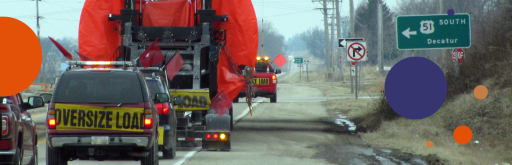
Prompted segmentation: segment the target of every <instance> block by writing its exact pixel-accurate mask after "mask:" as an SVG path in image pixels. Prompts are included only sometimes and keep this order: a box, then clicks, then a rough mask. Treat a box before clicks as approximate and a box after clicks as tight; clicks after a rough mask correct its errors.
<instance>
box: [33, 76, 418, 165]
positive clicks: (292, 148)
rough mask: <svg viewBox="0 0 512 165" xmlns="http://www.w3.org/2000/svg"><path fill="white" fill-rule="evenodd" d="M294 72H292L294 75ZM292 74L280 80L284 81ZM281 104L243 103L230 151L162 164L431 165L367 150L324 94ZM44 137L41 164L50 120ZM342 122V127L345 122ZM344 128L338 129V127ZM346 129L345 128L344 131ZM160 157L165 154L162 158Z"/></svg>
mask: <svg viewBox="0 0 512 165" xmlns="http://www.w3.org/2000/svg"><path fill="white" fill-rule="evenodd" d="M294 70H295V69H291V71H294ZM287 75H288V73H283V74H281V75H279V76H278V78H279V77H281V78H282V77H284V76H287ZM278 93H279V95H278V97H277V103H270V101H269V99H268V98H256V99H255V100H254V103H253V112H252V115H250V113H249V110H248V106H247V104H246V103H244V102H240V103H234V104H233V107H234V112H233V113H234V119H235V125H234V130H233V131H232V135H231V147H232V149H231V151H228V152H224V151H201V150H200V148H199V147H195V148H194V147H183V148H178V151H177V156H176V158H175V159H172V160H160V163H161V164H170V165H172V164H174V165H181V164H186V165H189V164H190V165H196V164H205V163H208V164H308V165H309V164H347V165H348V164H350V165H351V164H386V165H387V164H404V165H408V164H410V165H423V164H426V163H424V162H423V161H422V160H420V159H419V158H418V157H415V156H413V155H408V154H403V153H400V152H398V151H392V150H386V149H378V148H371V147H367V146H364V145H363V142H362V140H361V139H360V138H359V136H358V135H357V134H353V133H352V132H350V131H348V130H349V129H348V128H349V127H348V126H349V125H350V124H347V123H343V120H344V119H341V118H340V117H341V115H338V114H336V113H335V112H330V111H327V110H326V108H325V107H324V103H323V101H325V100H329V99H338V98H343V97H336V98H332V97H324V96H323V93H322V91H320V90H319V89H316V88H313V87H310V86H307V85H298V84H284V83H281V84H278ZM33 120H34V121H35V122H36V123H37V125H38V126H39V128H40V130H39V132H40V133H42V134H41V135H40V139H41V140H40V142H39V145H38V148H39V151H38V153H39V163H40V164H43V165H44V164H45V162H46V158H45V156H46V151H45V148H46V146H45V145H46V143H44V142H45V140H44V138H45V137H44V131H43V130H44V125H45V115H34V116H33ZM340 121H341V122H340ZM340 123H341V124H342V125H338V124H340ZM343 124H345V125H343ZM160 156H161V153H160ZM93 163H94V165H116V164H119V165H121V164H122V165H132V164H133V165H136V164H140V163H139V162H137V161H83V160H81V161H71V162H69V164H70V165H88V164H93Z"/></svg>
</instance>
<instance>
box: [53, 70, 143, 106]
mask: <svg viewBox="0 0 512 165" xmlns="http://www.w3.org/2000/svg"><path fill="white" fill-rule="evenodd" d="M139 78H140V76H139V75H137V73H133V72H68V73H65V74H63V75H62V76H61V78H60V79H61V80H60V81H59V85H58V86H57V88H56V89H55V96H54V102H60V103H140V102H144V94H143V89H142V87H143V86H142V85H141V81H140V79H139Z"/></svg>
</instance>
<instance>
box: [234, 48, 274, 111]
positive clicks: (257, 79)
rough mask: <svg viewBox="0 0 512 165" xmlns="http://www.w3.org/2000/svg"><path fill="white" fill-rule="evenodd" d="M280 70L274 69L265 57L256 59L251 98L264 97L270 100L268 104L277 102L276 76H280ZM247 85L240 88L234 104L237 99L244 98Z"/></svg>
mask: <svg viewBox="0 0 512 165" xmlns="http://www.w3.org/2000/svg"><path fill="white" fill-rule="evenodd" d="M280 73H281V70H280V69H274V67H272V63H271V62H270V60H269V58H268V57H267V56H265V57H264V58H263V59H261V57H257V58H256V65H255V66H254V71H253V73H252V84H253V86H252V88H253V97H254V98H256V97H266V98H270V102H272V103H275V102H277V76H276V74H280ZM247 89H248V87H247V85H246V86H245V87H244V88H242V90H241V91H240V94H238V97H237V98H235V99H234V100H233V102H234V103H238V98H242V97H246V94H247V93H246V92H247Z"/></svg>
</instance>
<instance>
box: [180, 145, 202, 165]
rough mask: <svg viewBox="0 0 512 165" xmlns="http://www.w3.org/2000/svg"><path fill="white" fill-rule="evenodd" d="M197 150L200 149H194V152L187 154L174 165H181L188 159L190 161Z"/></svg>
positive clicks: (199, 148)
mask: <svg viewBox="0 0 512 165" xmlns="http://www.w3.org/2000/svg"><path fill="white" fill-rule="evenodd" d="M199 150H201V147H196V148H194V151H190V152H188V153H187V154H186V155H185V156H183V158H181V159H180V160H179V161H178V162H176V163H174V165H181V164H183V163H185V162H186V161H187V160H188V159H190V157H192V156H194V154H196V152H197V151H199Z"/></svg>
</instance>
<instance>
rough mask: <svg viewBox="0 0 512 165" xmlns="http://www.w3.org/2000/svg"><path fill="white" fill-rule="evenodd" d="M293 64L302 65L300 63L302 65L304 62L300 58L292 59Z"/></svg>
mask: <svg viewBox="0 0 512 165" xmlns="http://www.w3.org/2000/svg"><path fill="white" fill-rule="evenodd" d="M293 63H296V64H302V63H304V60H302V57H295V58H294V59H293Z"/></svg>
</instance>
